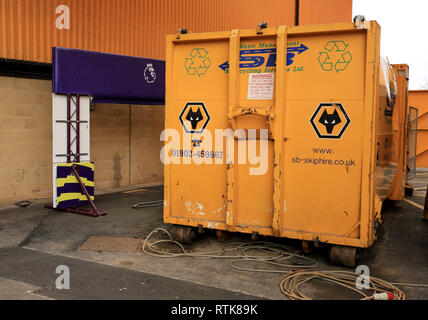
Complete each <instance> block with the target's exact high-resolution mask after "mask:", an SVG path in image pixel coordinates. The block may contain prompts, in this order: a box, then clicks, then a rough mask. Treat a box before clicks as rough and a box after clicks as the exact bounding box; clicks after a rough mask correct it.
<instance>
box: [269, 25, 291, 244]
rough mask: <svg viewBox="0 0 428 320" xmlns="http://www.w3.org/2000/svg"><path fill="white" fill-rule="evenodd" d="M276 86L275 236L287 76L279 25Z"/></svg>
mask: <svg viewBox="0 0 428 320" xmlns="http://www.w3.org/2000/svg"><path fill="white" fill-rule="evenodd" d="M276 54H277V58H276V80H275V82H276V88H275V115H276V117H275V119H274V126H273V130H272V135H273V139H274V156H273V157H274V159H273V162H274V164H273V221H272V232H273V234H274V235H275V236H279V235H280V229H281V228H280V218H281V211H282V206H281V198H282V197H281V192H282V190H281V179H282V163H283V161H282V159H283V146H284V115H285V107H286V106H285V98H286V95H285V84H286V78H287V69H286V54H287V27H286V26H279V27H278V31H277V45H276Z"/></svg>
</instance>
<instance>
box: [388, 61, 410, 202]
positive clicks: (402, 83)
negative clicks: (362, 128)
mask: <svg viewBox="0 0 428 320" xmlns="http://www.w3.org/2000/svg"><path fill="white" fill-rule="evenodd" d="M392 70H393V72H394V75H395V77H396V83H397V95H396V101H395V106H394V115H393V123H392V125H393V155H392V156H393V160H394V161H393V162H394V163H397V168H398V170H397V173H396V175H395V177H394V181H393V187H392V190H391V194H390V195H389V197H388V198H389V199H391V200H403V199H404V187H405V185H406V182H407V170H406V169H407V154H406V153H407V148H406V147H405V146H406V144H407V130H405V129H404V128H407V125H408V114H409V112H408V111H409V105H408V83H409V66H408V65H407V64H394V65H393V69H392Z"/></svg>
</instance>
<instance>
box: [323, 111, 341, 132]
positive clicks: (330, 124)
mask: <svg viewBox="0 0 428 320" xmlns="http://www.w3.org/2000/svg"><path fill="white" fill-rule="evenodd" d="M341 122H342V120H340V117H339V114H338V113H337V110H336V109H335V110H334V112H333V113H327V109H324V112H323V113H322V115H321V118H320V120H319V123H321V124H323V125H324V126H325V128H326V129H327V133H328V134H330V133H332V132H333V128H334V127H335V126H336V125H337V124H339V123H341Z"/></svg>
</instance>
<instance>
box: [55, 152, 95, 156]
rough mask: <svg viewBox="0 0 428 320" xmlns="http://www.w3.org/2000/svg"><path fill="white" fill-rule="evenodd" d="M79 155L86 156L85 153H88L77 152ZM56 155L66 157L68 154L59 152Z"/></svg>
mask: <svg viewBox="0 0 428 320" xmlns="http://www.w3.org/2000/svg"><path fill="white" fill-rule="evenodd" d="M79 155H81V156H87V155H88V153H79ZM56 156H57V157H67V156H68V154H62V153H59V154H56Z"/></svg>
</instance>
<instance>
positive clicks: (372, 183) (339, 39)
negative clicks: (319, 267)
mask: <svg viewBox="0 0 428 320" xmlns="http://www.w3.org/2000/svg"><path fill="white" fill-rule="evenodd" d="M259 31H260V30H259ZM299 48H300V49H299ZM305 48H306V49H305ZM195 49H196V50H197V51H194V50H195ZM200 50H201V51H200ZM242 50H256V51H244V52H242ZM257 50H259V51H257ZM263 50H264V51H263ZM192 52H193V53H192ZM195 52H198V56H196V55H195ZM200 52H203V54H201V53H200ZM272 54H273V55H275V54H276V64H275V63H272V62H273V61H274V60H275V57H272ZM251 56H252V57H253V58H249V57H251ZM260 56H261V57H262V58H260ZM192 57H193V58H192ZM255 57H259V58H255ZM191 58H192V59H191ZM199 58H203V59H207V58H209V66H208V67H206V65H207V64H201V62H200V60H198V59H199ZM186 59H191V61H192V63H194V65H193V66H195V67H196V68H197V66H198V65H200V66H203V67H204V69H203V72H200V73H198V72H196V71H195V70H196V69H189V64H188V63H187V64H186V61H190V60H186ZM225 62H228V63H229V65H228V68H227V65H226V64H225ZM245 63H247V65H246V64H245ZM384 70H385V68H384V66H383V65H382V64H381V58H380V27H379V25H378V24H377V23H376V22H375V21H370V22H366V23H364V26H363V28H356V27H355V26H354V24H352V23H340V24H329V25H316V26H314V25H308V26H298V27H286V26H280V27H278V28H266V29H261V31H260V32H259V33H258V32H257V29H256V28H254V29H248V30H232V31H230V32H229V31H224V32H213V33H191V34H183V35H180V37H179V39H178V38H177V35H170V36H167V59H166V73H167V74H166V106H165V110H166V115H165V128H166V129H175V130H177V132H178V133H179V136H180V138H181V144H180V146H179V147H176V148H178V149H177V150H173V148H172V149H171V148H170V147H168V146H169V144H170V141H168V142H166V146H165V149H164V150H165V156H167V157H168V156H169V157H171V159H175V160H177V161H178V162H179V163H174V162H171V163H168V164H165V203H164V221H165V222H166V223H171V224H177V225H185V226H194V227H196V226H202V227H205V228H211V229H217V230H229V231H236V232H245V233H258V234H260V235H274V236H278V237H288V238H295V239H301V240H309V241H313V240H317V241H320V242H327V243H334V244H339V245H347V246H355V247H368V246H370V245H371V244H372V243H373V241H374V239H375V234H374V225H375V220H376V219H377V220H380V208H381V204H382V201H383V200H384V199H385V198H386V197H387V196H388V195H390V194H391V189H392V187H393V184H392V181H393V179H394V177H395V173H396V171H397V163H396V159H394V158H393V156H392V141H393V125H392V124H393V121H392V115H391V112H392V110H391V106H389V105H388V104H387V102H388V100H387V99H388V98H391V90H392V89H391V88H394V86H393V85H392V86H391V84H394V83H395V82H394V81H393V80H391V81H390V77H389V76H387V77H386V78H385V74H384ZM255 73H261V74H273V75H274V85H273V94H272V97H271V98H270V97H269V98H266V97H265V98H262V99H260V98H254V97H251V99H249V97H248V90H249V81H252V80H250V79H251V78H252V77H250V74H255ZM390 82H391V83H390ZM189 102H198V103H200V102H203V103H204V106H205V107H206V110H207V113H208V114H209V117H210V120H209V122H208V123H207V125H206V128H205V129H204V130H202V131H203V133H200V134H195V133H193V134H190V133H186V132H185V131H184V130H183V124H182V122H181V121H180V115H183V112H184V110H186V109H185V106H186V104H187V103H189ZM392 109H393V108H392ZM334 111H336V112H337V113H338V118H336V120H338V119H339V120H340V121H338V123H335V124H334V125H333V127H332V128H333V129H332V131H331V132H328V129H327V125H326V124H323V122H322V119H321V118H322V114H324V113H326V114H327V115H334ZM205 116H206V115H205ZM311 119H312V123H311ZM185 121H186V120H184V121H183V122H185ZM216 129H221V130H226V129H232V130H234V131H235V130H236V131H241V133H242V132H244V133H246V134H248V132H249V130H250V129H258V130H259V129H266V130H268V132H269V138H268V141H267V144H268V152H267V159H268V168H267V171H266V172H265V173H264V174H261V175H252V174H250V173H249V172H250V169H253V168H254V167H256V165H254V164H249V163H240V162H239V161H237V160H239V159H238V156H239V155H238V150H240V148H241V147H242V145H241V143H246V144H247V145H248V146H249V144H250V142H251V141H250V139H249V138H248V139H247V140H243V139H242V138H237V137H235V139H234V145H233V150H235V153H234V158H233V160H234V161H233V163H227V162H226V161H224V159H223V161H222V163H217V162H216V161H214V160H215V159H212V163H211V164H209V163H203V164H196V163H193V160H195V159H194V158H195V157H196V156H195V155H196V154H197V152H200V151H204V152H205V154H206V152H211V151H213V152H214V151H221V152H223V154H226V151H227V146H226V147H225V146H224V145H223V144H222V149H217V143H218V142H219V141H217V139H218V138H217V135H215V134H214V132H215V130H216ZM317 130H318V132H317ZM208 132H209V133H211V136H212V138H213V142H212V144H211V145H210V144H205V142H206V141H208V140H209V138H210V137H209V136H208ZM190 136H191V137H190ZM238 136H239V135H238ZM247 137H248V136H247ZM186 139H187V140H189V139H199V140H201V141H202V143H201V144H200V145H199V144H197V145H193V144H190V145H186V144H185V143H184V141H186ZM221 139H223V137H221ZM261 139H262V138H261V136H260V137H259V136H258V137H257V139H256V140H255V144H256V145H257V152H258V153H260V152H261V151H260V150H261V149H260V148H261V147H260V143H261ZM222 141H223V140H222ZM186 148H188V149H189V150H187V149H186ZM247 149H248V148H247ZM247 151H248V150H247ZM186 154H187V155H190V154H192V157H193V158H192V159H189V157H187V158H186ZM225 157H226V156H225ZM186 161H187V162H188V163H187V164H186V163H184V162H186ZM394 161H395V163H394ZM401 169H402V168H400V170H401Z"/></svg>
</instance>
